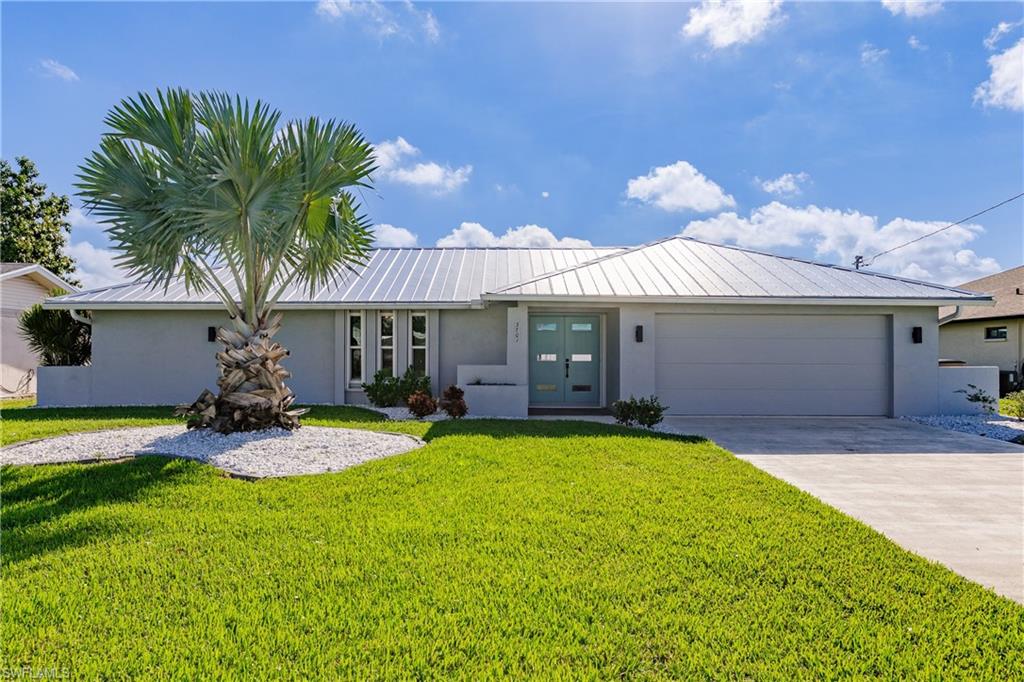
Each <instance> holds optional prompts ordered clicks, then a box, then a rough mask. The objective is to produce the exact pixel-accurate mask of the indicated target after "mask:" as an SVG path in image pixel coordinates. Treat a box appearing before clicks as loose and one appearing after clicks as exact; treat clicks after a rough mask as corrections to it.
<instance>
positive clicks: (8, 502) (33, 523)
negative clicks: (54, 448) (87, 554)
mask: <svg viewBox="0 0 1024 682" xmlns="http://www.w3.org/2000/svg"><path fill="white" fill-rule="evenodd" d="M189 466H190V465H188V464H185V463H183V462H181V461H179V460H176V459H168V458H166V457H141V458H136V459H131V460H127V461H122V462H110V463H100V464H88V465H69V466H60V467H46V470H45V473H43V474H41V475H40V469H37V468H36V467H4V470H3V514H2V515H0V531H2V534H3V544H2V548H0V558H2V562H3V564H5V565H10V564H12V563H17V562H21V561H25V560H28V559H32V558H35V557H40V556H43V555H45V554H48V553H50V552H55V551H59V550H62V549H65V548H68V547H76V546H80V545H84V544H89V543H93V542H97V541H102V540H103V539H104V538H107V537H111V536H113V535H115V534H119V533H125V532H130V531H131V529H132V523H136V522H137V521H136V520H133V521H130V522H129V524H128V525H127V526H126V524H125V521H124V518H123V517H122V516H119V517H118V518H116V519H115V518H112V517H111V515H110V514H104V513H89V512H90V511H95V510H101V509H102V508H104V507H108V506H110V505H117V504H123V503H131V502H136V501H139V500H141V499H143V498H145V497H146V496H147V495H150V494H152V493H154V492H156V491H157V490H159V489H160V488H166V487H172V486H174V485H177V484H178V483H179V482H180V479H181V478H182V476H183V475H184V474H186V473H188V471H189ZM192 466H195V465H192Z"/></svg>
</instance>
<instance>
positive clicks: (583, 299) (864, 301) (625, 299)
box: [484, 294, 995, 307]
mask: <svg viewBox="0 0 1024 682" xmlns="http://www.w3.org/2000/svg"><path fill="white" fill-rule="evenodd" d="M484 300H485V301H522V302H524V303H546V302H548V303H574V304H576V305H579V304H582V303H601V304H616V303H651V304H666V303H735V304H738V305H742V304H751V303H753V304H759V305H851V306H880V305H891V306H917V307H921V306H936V307H940V306H948V305H983V306H992V305H995V301H994V300H992V298H991V297H986V298H840V297H835V298H828V297H818V298H814V297H804V296H790V297H785V296H770V297H769V296H760V297H759V296H544V295H535V296H523V295H516V294H484Z"/></svg>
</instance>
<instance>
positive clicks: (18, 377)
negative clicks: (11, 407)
mask: <svg viewBox="0 0 1024 682" xmlns="http://www.w3.org/2000/svg"><path fill="white" fill-rule="evenodd" d="M54 289H63V290H64V291H78V288H77V287H74V286H72V285H71V284H68V283H67V282H65V281H64V280H63V279H61V278H60V277H58V276H57V275H55V274H53V273H52V272H50V271H49V270H47V269H46V268H44V267H43V266H41V265H36V264H34V263H0V397H3V398H10V397H14V396H26V395H33V394H34V393H35V392H36V366H37V365H38V364H39V358H38V357H36V355H35V353H33V352H32V351H31V350H29V348H28V344H27V343H26V342H25V339H24V338H23V337H22V336H21V331H20V330H19V329H18V318H20V317H21V314H22V313H23V312H25V310H26V309H28V308H31V307H32V306H34V305H36V304H37V303H42V302H43V301H45V300H46V299H47V297H48V296H49V295H50V292H51V291H53V290H54Z"/></svg>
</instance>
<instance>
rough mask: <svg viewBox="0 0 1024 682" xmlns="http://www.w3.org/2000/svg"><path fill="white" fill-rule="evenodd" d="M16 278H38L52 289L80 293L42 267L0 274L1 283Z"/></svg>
mask: <svg viewBox="0 0 1024 682" xmlns="http://www.w3.org/2000/svg"><path fill="white" fill-rule="evenodd" d="M15 277H37V278H39V279H42V280H44V281H46V282H47V283H48V284H49V285H50V288H53V289H63V290H64V291H67V292H68V293H75V292H77V291H78V287H76V286H75V285H73V284H70V283H69V282H65V281H64V279H63V278H61V277H58V276H57V275H55V274H53V273H52V272H50V271H49V270H47V269H46V268H44V267H43V266H42V265H29V266H26V267H24V268H20V269H18V270H11V271H10V272H5V273H3V274H0V281H3V280H5V279H13V278H15Z"/></svg>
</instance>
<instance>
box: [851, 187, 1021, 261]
mask: <svg viewBox="0 0 1024 682" xmlns="http://www.w3.org/2000/svg"><path fill="white" fill-rule="evenodd" d="M1021 197H1024V192H1021V193H1020V194H1017V195H1015V196H1012V197H1010V198H1009V199H1005V200H1003V201H1000V202H999V203H998V204H995V205H994V206H989V207H988V208H986V209H985V210H983V211H978V212H977V213H975V214H974V215H969V216H967V217H966V218H962V219H960V220H958V221H956V222H955V223H950V224H949V225H946V226H945V227H940V228H939V229H937V230H935V231H934V232H929V233H928V234H922V235H921V236H920V237H916V238H914V239H911V240H910V241H909V242H904V243H903V244H900V245H898V246H894V247H892V248H891V249H886V250H885V251H879V252H878V253H876V254H875V255H874V256H871V257H870V258H868V259H866V260H865V258H864V257H863V256H857V257H856V258H855V259H854V261H853V267H855V268H857V269H858V270H859V269H860V268H864V267H867V266H869V265H871V264H873V263H874V262H875V259H877V258H878V257H879V256H884V255H886V254H889V253H892V252H893V251H896V250H897V249H902V248H903V247H904V246H910V245H911V244H914V243H915V242H919V241H921V240H922V239H927V238H928V237H931V236H932V235H936V234H938V233H939V232H942V231H943V230H948V229H949V228H951V227H956V226H957V225H961V224H963V223H966V222H967V221H968V220H973V219H974V218H977V217H978V216H980V215H984V214H986V213H988V212H989V211H994V210H995V209H997V208H999V207H1000V206H1003V205H1005V204H1008V203H1010V202H1011V201H1015V200H1017V199H1020V198H1021Z"/></svg>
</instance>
